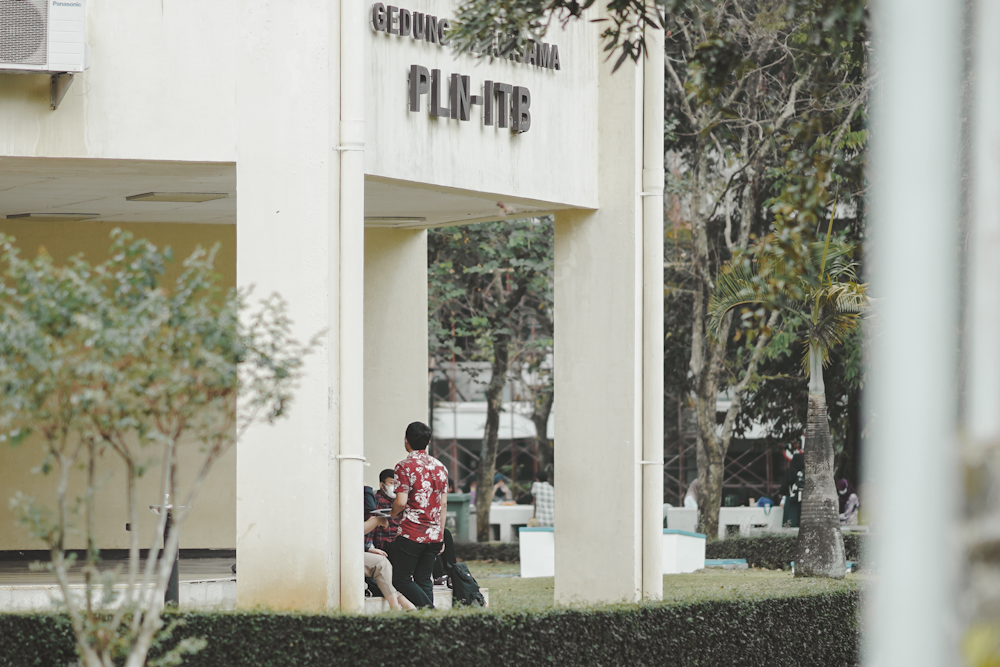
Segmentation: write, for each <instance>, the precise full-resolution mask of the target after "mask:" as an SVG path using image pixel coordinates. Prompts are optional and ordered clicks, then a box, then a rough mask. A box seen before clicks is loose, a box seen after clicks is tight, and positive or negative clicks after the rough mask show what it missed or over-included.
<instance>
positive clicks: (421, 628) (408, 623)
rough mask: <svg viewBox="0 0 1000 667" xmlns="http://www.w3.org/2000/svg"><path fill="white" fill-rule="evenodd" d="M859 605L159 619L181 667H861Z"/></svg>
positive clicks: (12, 663)
mask: <svg viewBox="0 0 1000 667" xmlns="http://www.w3.org/2000/svg"><path fill="white" fill-rule="evenodd" d="M858 599H859V592H858V591H856V590H849V591H840V592H833V593H821V594H818V595H800V596H791V597H767V596H763V597H753V598H751V597H746V598H740V599H733V600H713V601H703V602H694V603H685V604H670V603H657V604H639V605H612V606H604V607H595V608H584V609H577V608H565V609H556V610H551V611H545V612H541V613H533V612H517V613H502V614H495V613H483V612H481V611H474V610H470V609H462V610H455V611H452V612H448V613H421V612H417V613H409V614H388V615H380V616H348V615H335V614H299V613H287V614H286V613H266V612H260V611H253V612H221V613H194V612H191V613H186V612H182V613H179V614H170V613H168V614H166V616H167V618H166V620H167V621H168V622H169V621H170V620H172V618H171V617H174V619H176V620H182V621H183V622H184V624H183V625H182V626H180V627H179V628H178V630H177V631H176V633H175V641H179V640H181V639H183V638H185V637H205V638H207V640H208V646H207V647H206V648H204V649H203V650H202V651H201V652H199V653H197V654H195V655H193V656H190V657H188V658H186V659H185V661H184V663H183V664H184V665H185V666H187V667H209V666H212V667H215V666H217V665H241V667H286V666H287V667H292V666H294V667H312V666H317V667H318V666H320V665H322V666H324V667H326V666H327V665H351V666H352V667H354V666H357V667H366V666H368V665H387V664H391V665H394V666H406V665H414V666H415V665H427V664H435V665H439V666H441V667H448V666H450V665H455V666H456V667H457V666H461V667H467V666H468V665H484V666H488V665H497V666H498V667H499V666H501V665H504V666H505V665H511V664H514V665H517V664H533V663H545V664H550V665H567V666H570V665H571V666H574V667H575V666H577V665H653V664H663V665H671V666H672V667H673V666H678V667H680V666H686V665H698V666H700V667H710V666H713V665H719V666H722V665H727V666H728V665H735V664H739V665H741V666H745V667H751V666H757V665H759V666H760V667H781V666H784V665H787V666H788V667H797V666H799V665H824V667H838V666H842V665H843V666H846V665H855V664H857V662H858V644H859V635H858V632H859V630H858V618H857V608H858ZM177 617H180V618H177ZM0 636H2V637H4V642H3V643H2V644H0V665H3V666H4V667H8V666H9V667H21V666H22V665H24V666H27V665H59V666H60V667H61V666H62V665H65V664H67V662H69V658H70V657H71V656H72V651H73V649H72V647H73V641H72V633H71V632H69V630H68V628H66V627H65V623H62V624H61V625H60V621H59V620H58V618H57V617H54V616H51V615H45V614H36V615H4V614H0ZM163 648H165V647H162V648H160V649H159V650H161V651H162V650H163ZM154 652H155V651H154Z"/></svg>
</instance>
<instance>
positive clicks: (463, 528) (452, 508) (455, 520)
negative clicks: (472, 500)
mask: <svg viewBox="0 0 1000 667" xmlns="http://www.w3.org/2000/svg"><path fill="white" fill-rule="evenodd" d="M444 526H445V528H447V529H448V530H450V531H451V536H452V538H453V539H454V540H455V541H456V542H468V541H469V494H468V493H449V494H448V516H446V517H445V522H444Z"/></svg>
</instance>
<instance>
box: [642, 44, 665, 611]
mask: <svg viewBox="0 0 1000 667" xmlns="http://www.w3.org/2000/svg"><path fill="white" fill-rule="evenodd" d="M645 37H646V58H645V61H644V62H643V70H642V71H643V75H642V77H643V94H642V283H643V284H642V597H643V599H644V600H660V599H662V598H663V178H664V171H663V104H664V96H663V68H664V62H663V57H664V54H663V48H664V41H663V30H662V29H660V30H656V29H650V28H648V27H647V28H646V35H645Z"/></svg>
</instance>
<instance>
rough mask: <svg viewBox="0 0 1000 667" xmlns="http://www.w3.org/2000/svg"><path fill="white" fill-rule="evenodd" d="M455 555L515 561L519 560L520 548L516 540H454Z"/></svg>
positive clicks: (508, 561)
mask: <svg viewBox="0 0 1000 667" xmlns="http://www.w3.org/2000/svg"><path fill="white" fill-rule="evenodd" d="M455 557H456V558H458V559H460V560H498V561H503V562H505V563H517V562H520V560H521V550H520V547H519V546H518V544H517V542H455Z"/></svg>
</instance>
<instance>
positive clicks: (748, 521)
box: [719, 505, 785, 540]
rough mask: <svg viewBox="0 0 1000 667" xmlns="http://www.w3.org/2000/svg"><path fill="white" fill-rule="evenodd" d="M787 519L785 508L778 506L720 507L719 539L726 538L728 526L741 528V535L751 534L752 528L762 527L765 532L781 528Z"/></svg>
mask: <svg viewBox="0 0 1000 667" xmlns="http://www.w3.org/2000/svg"><path fill="white" fill-rule="evenodd" d="M784 518H785V508H784V507H780V506H778V505H772V506H771V507H770V509H769V508H766V507H720V508H719V539H720V540H724V539H725V538H726V526H739V529H740V535H743V536H744V537H745V536H746V535H748V534H749V533H750V528H755V527H762V528H764V529H765V530H776V529H778V528H781V524H782V522H783V520H784Z"/></svg>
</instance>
